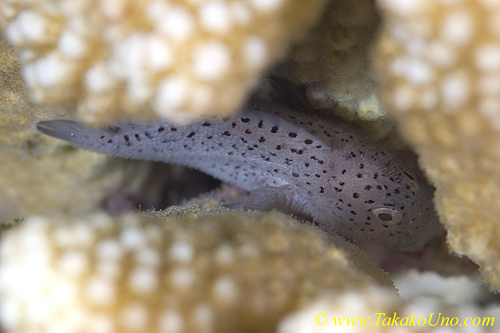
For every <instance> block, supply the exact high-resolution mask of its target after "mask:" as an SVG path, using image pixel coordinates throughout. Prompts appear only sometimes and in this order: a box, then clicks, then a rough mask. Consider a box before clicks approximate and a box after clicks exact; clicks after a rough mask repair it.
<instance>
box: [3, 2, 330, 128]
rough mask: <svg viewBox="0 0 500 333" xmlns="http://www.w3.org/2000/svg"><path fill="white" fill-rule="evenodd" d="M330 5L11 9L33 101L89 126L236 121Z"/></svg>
mask: <svg viewBox="0 0 500 333" xmlns="http://www.w3.org/2000/svg"><path fill="white" fill-rule="evenodd" d="M323 3H324V0H313V1H309V0H308V1H290V0H268V1H262V0H239V1H228V0H227V1H226V0H210V1H201V2H200V1H193V0H185V1H182V0H179V1H166V0H148V1H139V2H138V1H133V0H119V1H105V0H96V1H76V0H45V1H28V2H26V1H17V0H13V1H7V2H2V3H1V4H0V13H1V14H0V15H1V16H0V17H1V23H2V25H3V28H4V31H5V35H6V36H7V39H8V40H9V41H10V42H11V43H12V44H13V45H15V46H16V47H17V48H18V49H19V54H20V59H21V62H22V64H23V74H24V78H25V80H26V83H27V87H28V89H29V91H30V94H31V96H32V98H33V99H34V100H35V101H37V102H40V103H44V104H51V105H58V106H64V107H66V109H68V110H75V111H76V112H77V115H78V116H79V117H80V118H81V119H83V120H85V121H88V122H94V123H98V122H99V123H103V122H111V121H117V120H118V119H124V118H127V117H128V118H131V117H133V118H135V119H147V118H149V119H150V118H152V117H161V118H168V119H171V120H177V121H183V120H184V121H185V120H186V119H190V118H193V117H196V116H200V115H227V114H229V113H231V112H234V111H235V109H237V108H238V107H239V106H240V104H241V103H242V102H243V101H244V99H245V98H246V94H247V91H248V90H249V88H251V87H252V86H253V85H254V84H255V83H256V80H257V78H258V76H259V73H260V72H261V71H262V70H263V69H264V68H265V67H267V66H268V65H269V64H270V63H272V62H273V61H274V60H276V59H277V58H278V57H279V56H281V55H283V53H284V51H285V50H286V47H287V46H288V43H289V42H290V40H293V39H294V38H296V37H297V36H298V35H299V34H300V33H301V31H302V30H303V29H304V27H306V26H307V25H309V24H310V23H312V22H313V20H314V18H315V17H316V15H317V13H318V12H319V10H320V8H321V6H322V4H323Z"/></svg>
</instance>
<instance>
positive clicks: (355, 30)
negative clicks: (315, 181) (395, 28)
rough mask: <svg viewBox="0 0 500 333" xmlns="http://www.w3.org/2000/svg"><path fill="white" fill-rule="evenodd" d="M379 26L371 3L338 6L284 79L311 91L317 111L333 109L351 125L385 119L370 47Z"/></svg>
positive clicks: (296, 51)
mask: <svg viewBox="0 0 500 333" xmlns="http://www.w3.org/2000/svg"><path fill="white" fill-rule="evenodd" d="M379 23H380V20H379V17H378V15H377V13H376V11H375V4H374V2H373V1H371V0H361V1H350V0H333V1H330V2H329V4H328V6H327V7H326V8H325V13H324V15H323V16H322V19H321V21H320V22H319V23H318V24H317V25H316V26H315V27H314V29H312V31H310V32H309V34H308V36H307V37H306V38H304V39H303V40H302V41H301V42H300V43H298V44H296V45H295V46H294V47H293V48H292V50H291V52H290V53H289V59H288V60H287V61H285V62H283V63H282V64H281V66H280V67H281V68H280V70H279V73H280V75H281V76H283V77H287V78H288V79H289V80H292V81H294V82H296V83H303V84H306V85H307V89H306V91H305V95H306V97H307V99H308V101H309V103H310V104H311V105H312V106H313V107H314V108H315V109H334V108H336V113H337V114H339V115H341V116H343V117H344V118H347V119H358V118H359V119H363V120H374V119H380V118H381V117H383V116H384V115H385V111H384V109H383V108H382V105H381V104H380V102H379V99H378V96H377V89H378V84H377V81H376V79H375V75H374V74H373V73H372V69H371V59H370V52H369V50H370V47H371V45H372V44H373V42H374V37H375V33H376V31H377V27H378V26H379Z"/></svg>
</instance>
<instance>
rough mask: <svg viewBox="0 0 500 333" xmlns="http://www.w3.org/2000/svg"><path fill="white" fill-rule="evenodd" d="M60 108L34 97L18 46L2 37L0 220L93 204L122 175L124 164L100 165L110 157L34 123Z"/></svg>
mask: <svg viewBox="0 0 500 333" xmlns="http://www.w3.org/2000/svg"><path fill="white" fill-rule="evenodd" d="M61 114H63V112H62V111H61V110H57V109H47V108H40V107H36V106H35V105H33V104H32V103H31V102H30V100H29V98H28V97H27V95H26V91H25V86H24V83H23V81H22V77H21V69H20V66H19V64H18V62H17V56H16V52H15V51H14V49H13V48H12V47H11V46H9V45H8V44H7V43H6V42H5V41H4V40H3V39H0V161H1V162H0V222H4V223H11V222H12V221H13V220H12V219H13V218H16V217H22V216H25V215H29V214H34V213H37V214H50V213H54V212H68V213H69V212H73V213H77V212H85V211H89V210H92V209H95V207H96V206H97V205H98V204H99V201H100V200H102V198H103V197H104V196H105V195H106V192H107V191H108V190H110V189H113V188H116V186H117V184H118V183H120V182H121V181H122V180H123V176H124V171H125V170H122V171H120V169H119V168H118V169H117V168H109V169H106V168H102V167H103V165H105V164H106V160H107V159H106V157H104V156H99V155H96V154H92V153H89V152H84V151H77V150H74V149H70V148H69V147H68V146H67V145H65V144H61V142H60V141H58V140H52V139H50V138H47V137H44V136H42V135H40V134H39V133H38V132H37V131H36V130H35V129H34V128H33V127H32V125H33V123H34V122H36V120H37V119H40V118H42V117H50V116H60V115H61ZM107 171H109V173H107Z"/></svg>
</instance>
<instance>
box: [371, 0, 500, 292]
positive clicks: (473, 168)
mask: <svg viewBox="0 0 500 333" xmlns="http://www.w3.org/2000/svg"><path fill="white" fill-rule="evenodd" d="M378 4H379V6H380V10H381V15H382V16H383V22H384V23H383V29H382V31H381V36H380V38H379V40H378V45H377V51H376V55H375V65H376V68H377V72H378V76H379V78H380V87H381V91H380V94H381V99H382V101H383V102H384V104H385V105H386V107H387V109H388V111H389V113H390V114H391V115H392V116H393V117H395V118H397V120H399V123H400V129H401V132H402V133H403V134H404V136H405V137H406V138H407V139H408V141H409V142H411V143H412V144H413V145H414V146H415V147H416V151H417V152H418V153H419V155H420V162H421V165H422V167H423V169H424V170H425V171H426V173H427V175H428V177H429V178H430V180H431V181H432V182H433V183H434V184H435V187H436V189H437V191H436V194H435V203H436V208H437V210H438V212H439V214H440V219H441V222H442V223H443V224H444V225H445V227H446V229H447V231H448V236H447V241H448V244H449V246H450V248H451V250H452V251H454V252H455V253H457V254H459V255H467V256H468V257H469V258H471V259H472V260H473V261H474V262H476V263H477V264H479V265H480V267H481V268H480V270H481V272H482V277H483V279H484V281H486V282H487V283H488V284H489V286H490V289H491V290H492V291H500V262H499V261H498V253H499V251H500V242H499V239H500V224H499V222H498V216H500V163H499V162H500V150H499V148H498V147H500V99H499V97H498V94H499V92H500V72H499V71H500V43H499V36H500V25H499V24H498V22H499V21H498V18H499V15H500V3H499V2H497V1H472V0H469V1H432V0H425V1H421V0H410V1H392V0H380V1H379V2H378Z"/></svg>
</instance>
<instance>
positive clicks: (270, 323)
mask: <svg viewBox="0 0 500 333" xmlns="http://www.w3.org/2000/svg"><path fill="white" fill-rule="evenodd" d="M0 257H1V258H0V259H1V262H2V265H1V268H0V293H1V295H2V298H1V303H2V324H3V325H4V327H5V328H7V330H8V331H16V332H28V331H29V332H31V331H33V330H37V331H47V332H48V331H50V332H65V333H71V332H131V331H134V332H181V331H182V332H200V331H201V332H255V331H259V332H271V331H274V330H275V328H276V324H277V322H278V320H279V319H280V318H281V317H282V316H283V315H284V314H286V313H289V312H290V311H295V310H297V309H299V308H300V307H302V306H304V305H305V304H307V303H308V302H310V301H312V300H313V299H314V298H316V297H318V296H319V295H320V294H322V293H323V292H325V291H326V290H330V291H335V290H339V289H342V290H358V291H362V290H367V289H368V288H369V287H374V286H378V287H379V288H382V289H384V290H385V289H387V290H389V291H388V293H389V294H391V293H392V295H393V296H394V297H396V292H395V290H394V289H393V287H392V283H391V282H390V281H389V280H388V279H387V275H386V273H384V272H383V271H382V270H380V269H379V268H377V267H375V266H374V265H373V264H372V263H371V262H370V261H369V259H368V257H367V256H366V255H365V254H364V253H362V252H361V251H360V250H359V248H357V247H356V246H355V245H352V244H350V243H347V242H345V241H344V240H343V239H342V238H341V237H339V236H336V237H330V236H327V235H326V234H324V233H322V232H320V231H318V230H317V229H315V228H311V227H310V226H306V225H301V224H298V223H297V222H296V221H295V220H294V219H292V218H290V217H286V216H284V215H283V214H280V213H277V212H271V213H256V212H254V213H243V212H235V211H227V210H223V209H204V208H199V207H197V206H190V207H188V208H184V209H181V208H172V209H169V210H167V211H164V212H151V213H143V214H134V215H126V216H122V217H121V218H119V219H116V220H113V219H111V218H110V217H109V216H106V215H101V214H94V215H90V216H87V217H84V218H62V217H61V218H57V219H48V218H43V217H30V218H28V219H27V220H26V221H25V222H24V223H23V224H22V225H21V226H19V227H16V228H14V230H11V231H9V232H8V233H7V234H6V235H5V237H4V239H3V240H2V244H1V249H0Z"/></svg>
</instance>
